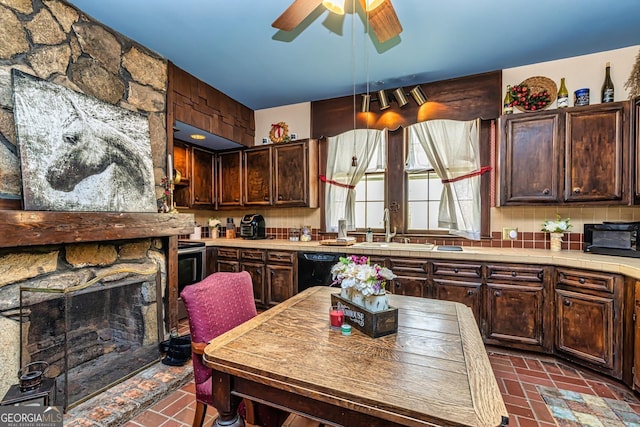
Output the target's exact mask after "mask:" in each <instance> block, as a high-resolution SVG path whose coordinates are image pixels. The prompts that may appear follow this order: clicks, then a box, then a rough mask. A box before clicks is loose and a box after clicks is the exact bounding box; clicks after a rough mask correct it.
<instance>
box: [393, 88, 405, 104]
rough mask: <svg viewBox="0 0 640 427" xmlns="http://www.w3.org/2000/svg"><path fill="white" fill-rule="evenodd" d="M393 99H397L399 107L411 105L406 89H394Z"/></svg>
mask: <svg viewBox="0 0 640 427" xmlns="http://www.w3.org/2000/svg"><path fill="white" fill-rule="evenodd" d="M393 97H394V98H395V99H396V102H397V103H398V106H400V108H402V107H404V106H405V105H407V104H408V103H409V100H408V99H407V96H406V95H405V94H404V89H403V88H401V87H399V88H397V89H394V91H393Z"/></svg>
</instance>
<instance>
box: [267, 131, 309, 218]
mask: <svg viewBox="0 0 640 427" xmlns="http://www.w3.org/2000/svg"><path fill="white" fill-rule="evenodd" d="M314 156H315V157H314ZM273 159H274V160H273V163H274V167H275V169H274V181H273V194H274V195H275V200H274V202H273V204H274V205H276V206H308V207H317V206H318V181H317V169H318V165H317V163H316V162H317V141H315V140H311V141H307V142H292V143H289V144H286V145H276V146H274V147H273ZM314 160H315V161H314ZM314 170H315V172H314Z"/></svg>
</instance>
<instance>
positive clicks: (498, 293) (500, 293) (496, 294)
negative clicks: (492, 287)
mask: <svg viewBox="0 0 640 427" xmlns="http://www.w3.org/2000/svg"><path fill="white" fill-rule="evenodd" d="M493 294H494V295H495V296H497V297H499V296H500V295H502V292H500V291H495V292H494V293H493Z"/></svg>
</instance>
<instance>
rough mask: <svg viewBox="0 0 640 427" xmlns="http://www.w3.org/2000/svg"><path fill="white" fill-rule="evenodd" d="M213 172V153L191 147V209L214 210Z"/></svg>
mask: <svg viewBox="0 0 640 427" xmlns="http://www.w3.org/2000/svg"><path fill="white" fill-rule="evenodd" d="M213 171H214V155H213V153H211V152H209V151H205V150H200V149H199V148H196V147H193V178H192V179H191V187H192V193H193V202H192V207H193V208H200V209H213V208H214V205H215V200H214V191H213V185H214V181H213V176H214V175H213V173H214V172H213Z"/></svg>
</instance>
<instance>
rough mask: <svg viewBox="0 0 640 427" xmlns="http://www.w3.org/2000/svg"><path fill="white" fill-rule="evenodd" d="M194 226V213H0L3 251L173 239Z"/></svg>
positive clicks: (191, 229)
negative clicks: (163, 238)
mask: <svg viewBox="0 0 640 427" xmlns="http://www.w3.org/2000/svg"><path fill="white" fill-rule="evenodd" d="M193 225H194V217H193V214H166V213H120V212H48V211H42V212H41V211H19V210H0V236H1V237H0V248H11V247H19V246H35V245H56V244H61V243H82V242H100V241H107V240H124V239H138V238H147V237H171V236H178V235H180V234H191V233H193Z"/></svg>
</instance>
